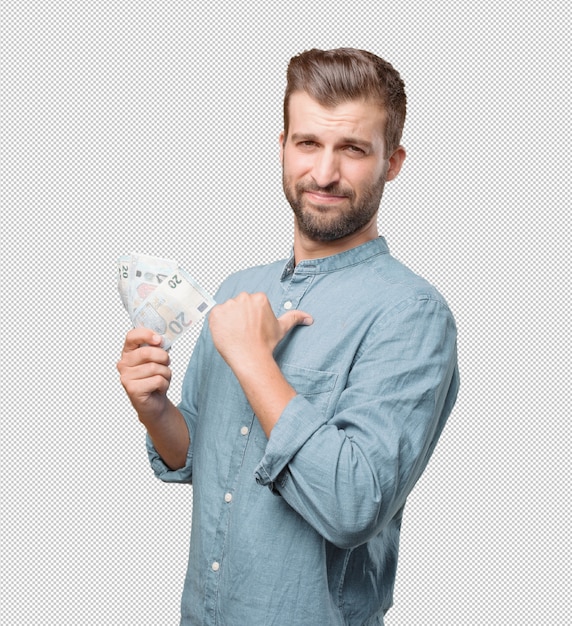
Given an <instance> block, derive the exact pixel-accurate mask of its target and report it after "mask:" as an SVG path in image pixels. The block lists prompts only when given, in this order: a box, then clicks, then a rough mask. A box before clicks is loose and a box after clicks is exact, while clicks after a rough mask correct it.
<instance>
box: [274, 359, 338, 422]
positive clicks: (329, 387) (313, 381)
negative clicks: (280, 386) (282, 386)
mask: <svg viewBox="0 0 572 626" xmlns="http://www.w3.org/2000/svg"><path fill="white" fill-rule="evenodd" d="M280 369H281V370H282V374H283V375H284V378H286V380H287V381H288V382H289V383H290V385H292V387H293V388H294V390H295V391H296V393H298V394H299V395H301V396H304V397H305V398H306V400H308V402H310V404H312V405H313V406H314V407H315V408H316V409H318V410H319V411H320V412H321V413H323V414H326V412H327V409H328V406H329V403H330V399H331V396H332V391H333V390H334V387H335V386H336V380H337V378H338V375H337V374H336V373H335V372H327V371H323V370H311V369H308V368H305V367H298V366H295V365H289V364H288V363H283V364H282V365H281V366H280Z"/></svg>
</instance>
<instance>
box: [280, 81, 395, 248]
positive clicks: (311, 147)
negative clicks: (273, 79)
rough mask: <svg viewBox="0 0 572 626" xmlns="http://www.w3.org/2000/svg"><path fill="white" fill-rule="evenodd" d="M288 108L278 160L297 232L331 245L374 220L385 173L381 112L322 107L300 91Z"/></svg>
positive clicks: (367, 105) (368, 106)
mask: <svg viewBox="0 0 572 626" xmlns="http://www.w3.org/2000/svg"><path fill="white" fill-rule="evenodd" d="M289 105H290V107H289V129H288V137H287V138H286V142H285V143H284V137H283V134H282V135H281V137H280V141H281V145H282V147H281V152H280V156H281V160H282V171H283V185H284V193H285V194H286V198H287V199H288V202H289V203H290V205H291V207H292V210H293V211H294V214H295V216H296V224H297V228H298V230H299V232H300V233H301V234H302V235H304V236H306V237H307V238H308V239H311V240H313V241H334V240H337V239H341V238H342V237H346V236H348V235H351V234H353V233H355V232H357V231H358V230H360V229H362V228H366V227H367V226H368V225H369V224H371V223H372V221H373V220H376V219H377V210H378V207H379V202H380V200H381V196H382V194H383V188H384V185H385V181H386V179H387V173H388V166H389V162H388V160H387V159H386V158H385V157H386V155H385V150H384V137H383V131H384V128H385V113H384V111H383V109H382V108H381V107H379V105H377V104H375V103H373V102H370V101H364V100H351V101H349V102H343V103H341V104H339V105H338V106H336V107H333V108H326V107H323V106H321V105H320V104H318V102H316V101H315V100H313V99H312V98H311V97H310V96H309V95H308V94H307V93H306V92H302V91H299V92H295V93H293V94H292V95H291V96H290V103H289ZM395 175H396V174H395Z"/></svg>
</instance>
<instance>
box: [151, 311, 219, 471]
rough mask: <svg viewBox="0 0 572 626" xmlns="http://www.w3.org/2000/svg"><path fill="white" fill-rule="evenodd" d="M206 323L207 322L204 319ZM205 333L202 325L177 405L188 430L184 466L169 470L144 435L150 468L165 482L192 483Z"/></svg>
mask: <svg viewBox="0 0 572 626" xmlns="http://www.w3.org/2000/svg"><path fill="white" fill-rule="evenodd" d="M206 324H207V322H206V321H205V325H206ZM205 334H206V328H204V327H203V329H202V331H201V334H200V336H199V339H198V341H197V343H196V345H195V349H194V350H193V354H192V355H191V359H190V362H189V365H188V367H187V371H186V373H185V378H184V380H183V386H182V396H181V401H180V403H179V404H178V406H177V408H178V409H179V411H181V413H182V415H183V417H184V418H185V423H186V424H187V428H188V430H189V440H190V441H189V448H188V450H187V459H186V463H185V465H184V467H181V468H180V469H178V470H171V469H170V468H169V467H168V466H167V465H166V464H165V463H164V461H163V459H162V458H161V456H160V455H159V453H158V452H157V450H156V449H155V446H154V445H153V441H152V440H151V437H150V436H149V434H147V435H146V447H147V455H148V457H149V462H150V464H151V468H152V470H153V472H154V474H155V476H156V477H157V478H159V479H160V480H162V481H164V482H167V483H192V477H193V472H192V463H193V440H194V431H195V425H196V421H197V415H198V403H197V398H198V393H197V390H198V388H199V385H200V378H201V375H204V371H203V369H204V368H203V359H202V354H203V352H204V344H205Z"/></svg>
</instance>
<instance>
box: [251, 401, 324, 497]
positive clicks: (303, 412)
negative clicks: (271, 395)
mask: <svg viewBox="0 0 572 626" xmlns="http://www.w3.org/2000/svg"><path fill="white" fill-rule="evenodd" d="M325 423H326V420H325V418H324V416H323V414H322V413H321V412H320V411H316V409H315V407H313V406H312V404H311V403H310V402H309V401H308V400H307V399H306V398H305V397H304V396H300V395H298V396H295V397H294V398H292V400H290V402H289V403H288V405H287V406H286V408H285V409H284V412H283V413H282V415H281V416H280V419H279V420H278V421H277V422H276V424H275V426H274V428H273V429H272V432H271V433H270V439H269V440H268V443H267V444H266V451H265V453H264V456H263V457H262V460H261V461H260V463H259V464H258V466H257V467H256V469H255V471H254V477H255V479H256V482H257V483H258V484H259V485H266V486H268V487H270V489H271V490H272V491H274V483H278V485H280V484H282V483H283V482H284V481H285V480H286V475H285V474H282V475H281V473H282V472H283V470H284V469H285V468H286V466H287V465H288V463H289V462H290V461H291V460H292V458H293V457H294V456H295V455H296V453H297V452H298V450H300V448H301V447H302V446H303V445H304V444H305V443H306V442H307V441H308V439H310V437H312V435H313V434H314V433H315V432H316V431H317V430H318V429H319V428H320V427H321V426H323V424H325Z"/></svg>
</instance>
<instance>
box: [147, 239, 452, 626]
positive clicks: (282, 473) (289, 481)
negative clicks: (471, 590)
mask: <svg viewBox="0 0 572 626" xmlns="http://www.w3.org/2000/svg"><path fill="white" fill-rule="evenodd" d="M241 291H246V292H250V293H254V292H258V291H261V292H264V293H266V294H267V296H268V298H269V300H270V303H271V305H272V307H273V310H274V312H275V314H276V315H277V316H279V315H281V314H282V313H284V312H285V311H286V310H288V309H291V308H299V309H302V310H304V311H306V312H308V313H310V314H311V315H312V316H313V318H314V323H313V325H311V326H298V327H295V328H294V329H293V330H292V331H291V332H290V333H289V334H288V335H287V337H286V338H285V339H284V340H283V341H282V343H281V344H279V346H278V347H277V349H276V351H275V358H276V360H277V362H278V364H279V366H280V368H281V370H282V373H283V374H284V376H285V377H286V379H287V380H288V381H289V383H290V384H291V385H292V387H293V388H294V389H295V390H296V392H297V395H296V397H295V398H293V399H292V400H291V401H290V403H289V404H288V405H287V406H286V408H285V410H284V412H283V413H282V415H281V417H280V419H279V421H278V423H277V424H276V425H275V427H274V429H273V430H272V433H271V435H270V438H269V439H267V438H266V436H265V434H264V432H263V430H262V428H261V427H260V425H259V423H258V421H257V419H256V417H255V416H254V414H253V412H252V409H251V408H250V405H249V404H248V402H247V400H246V398H245V396H244V394H243V392H242V390H241V387H240V385H239V383H238V381H237V379H236V378H235V376H234V374H233V373H232V371H231V370H230V369H229V367H228V366H227V365H226V363H225V362H224V361H223V359H222V358H221V357H220V355H219V354H218V352H217V351H216V349H215V348H214V345H213V343H212V340H211V337H210V333H209V329H208V324H205V326H204V329H203V331H202V333H201V336H200V338H199V340H198V342H197V345H196V347H195V350H194V352H193V355H192V358H191V362H190V364H189V367H188V370H187V373H186V375H185V379H184V383H183V390H182V399H181V403H180V406H179V408H180V410H181V412H182V413H183V415H184V417H185V420H186V422H187V425H188V428H189V433H190V438H191V445H190V447H189V451H188V457H187V464H186V466H185V467H184V468H182V469H180V470H177V471H169V469H168V468H167V467H166V466H165V464H164V463H163V462H162V461H161V459H160V457H159V456H158V454H157V453H156V451H155V450H154V448H153V446H152V443H151V441H150V440H149V439H148V442H147V445H148V452H149V456H150V460H151V464H152V467H153V469H154V471H155V473H156V475H157V476H158V477H159V478H161V479H162V480H164V481H168V482H192V484H193V508H192V530H191V542H190V553H189V562H188V572H187V576H186V579H185V584H184V591H183V598H182V618H181V624H183V625H191V624H192V625H193V626H196V625H198V624H217V625H225V626H271V625H272V626H321V625H323V626H335V625H342V624H345V625H356V626H357V625H359V626H363V625H372V624H377V625H379V624H383V615H384V614H385V612H386V611H387V609H388V608H389V607H390V606H391V604H392V595H393V586H394V579H395V572H396V566H397V553H398V544H399V530H400V525H401V518H402V513H403V507H404V504H405V501H406V498H407V496H408V494H409V493H410V491H411V489H412V488H413V486H414V484H415V482H416V481H417V479H418V478H419V476H420V475H421V473H422V472H423V470H424V468H425V466H426V464H427V461H428V460H429V457H430V455H431V453H432V452H433V448H434V447H435V444H436V442H437V439H438V438H439V435H440V433H441V431H442V429H443V426H444V424H445V421H446V419H447V417H448V415H449V413H450V412H451V409H452V407H453V404H454V402H455V398H456V395H457V389H458V372H457V357H456V329H455V322H454V320H453V317H452V315H451V313H450V311H449V309H448V307H447V305H446V303H445V301H444V300H443V298H442V296H441V295H440V294H439V293H438V292H437V291H436V290H435V288H433V287H432V286H431V285H429V284H428V283H427V282H426V281H425V280H423V279H422V278H420V277H418V276H417V275H415V274H414V273H412V272H411V271H410V270H408V269H407V268H406V267H405V266H404V265H402V264H401V263H400V262H399V261H397V260H396V259H395V258H393V257H392V256H391V255H390V254H389V251H388V248H387V245H386V243H385V240H384V239H383V238H378V239H376V240H373V241H370V242H368V243H366V244H363V245H361V246H359V247H357V248H354V249H352V250H349V251H346V252H343V253H341V254H337V255H334V256H330V257H326V258H323V259H316V260H307V261H302V262H300V263H298V264H297V265H296V266H294V261H293V259H290V260H289V261H287V262H285V261H282V262H277V263H273V264H271V265H267V266H263V267H255V268H252V269H249V270H245V271H242V272H239V273H237V274H235V275H233V276H231V277H230V278H229V279H227V280H226V281H225V282H224V283H223V285H222V286H221V288H220V290H219V292H218V293H217V295H216V300H217V301H218V302H223V301H225V300H226V299H228V298H231V297H233V296H235V295H237V294H238V293H239V292H241Z"/></svg>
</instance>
